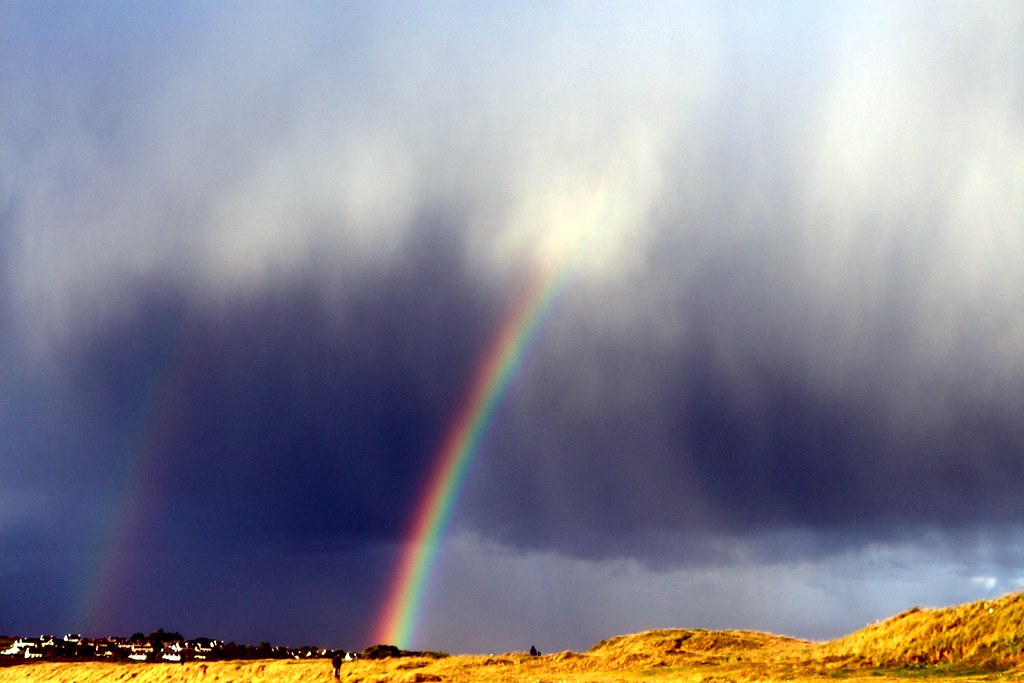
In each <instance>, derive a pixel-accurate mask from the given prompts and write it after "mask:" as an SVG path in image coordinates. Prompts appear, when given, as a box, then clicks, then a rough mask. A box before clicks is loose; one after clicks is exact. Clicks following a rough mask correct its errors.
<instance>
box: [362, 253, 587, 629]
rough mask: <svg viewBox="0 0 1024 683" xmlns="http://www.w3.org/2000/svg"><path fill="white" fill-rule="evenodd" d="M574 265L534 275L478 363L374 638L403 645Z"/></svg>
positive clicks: (419, 507)
mask: <svg viewBox="0 0 1024 683" xmlns="http://www.w3.org/2000/svg"><path fill="white" fill-rule="evenodd" d="M573 270H574V269H573V268H572V267H571V264H570V265H567V266H564V267H562V268H561V269H558V270H556V271H555V272H554V273H545V274H543V275H542V276H541V277H538V278H536V280H535V281H534V283H533V285H532V287H531V288H530V290H529V291H528V293H527V295H526V296H525V297H523V298H521V299H520V303H519V305H518V306H517V307H516V308H515V309H513V311H512V313H511V314H510V315H509V316H508V317H507V318H506V320H505V322H504V324H503V325H502V327H501V329H500V331H499V333H498V335H497V336H496V337H495V340H494V342H493V343H492V344H491V346H490V347H489V350H488V352H487V354H486V355H485V357H484V360H483V363H482V364H481V365H480V368H479V369H478V370H477V372H476V375H475V376H474V378H473V383H472V384H471V385H470V391H469V393H468V394H467V395H466V397H465V399H464V400H463V402H462V404H461V405H460V408H459V411H458V413H457V414H456V419H455V421H454V424H453V425H452V426H451V428H450V429H449V431H448V432H447V434H446V436H445V439H444V441H443V442H442V443H441V448H440V450H439V453H438V456H437V460H436V462H437V464H436V465H435V466H434V469H433V471H432V472H431V475H430V479H429V481H428V483H427V486H426V488H425V491H426V493H425V494H424V495H423V497H422V498H421V499H420V502H419V504H418V505H417V507H416V509H415V514H414V516H413V524H412V528H411V529H410V531H409V533H408V534H407V536H406V538H408V539H410V540H409V541H408V542H406V543H405V544H404V546H403V548H402V550H401V557H400V558H399V564H398V570H397V571H396V573H395V578H394V580H393V583H392V586H391V590H390V591H389V592H388V596H389V597H388V599H387V602H386V604H385V606H384V610H383V612H382V614H381V619H380V621H379V623H378V627H377V631H376V634H375V638H376V642H378V643H389V644H394V645H397V646H398V647H406V646H407V644H408V643H409V640H410V638H411V637H412V634H413V630H414V629H415V627H416V622H417V618H418V616H419V612H420V608H421V607H422V604H423V597H424V595H423V590H424V587H425V585H426V584H427V582H428V579H429V578H430V573H431V569H432V568H433V566H434V560H435V558H436V556H437V552H438V548H439V547H440V544H441V537H442V536H443V535H444V531H445V529H446V528H447V526H448V522H449V520H450V518H451V515H452V511H453V509H454V507H455V502H456V500H457V498H458V493H459V491H460V490H461V488H462V483H463V481H464V480H465V478H466V473H467V472H468V470H469V465H470V464H471V463H472V460H473V456H474V455H475V454H476V452H477V450H478V448H479V446H480V443H481V441H482V440H483V438H484V436H485V435H486V434H487V431H488V427H489V426H490V424H491V421H492V419H493V417H494V415H495V412H496V411H497V408H498V405H499V404H500V402H501V399H502V397H503V396H504V395H505V393H506V391H507V389H508V387H509V385H510V384H511V382H512V379H513V378H514V377H515V375H516V371H517V370H518V369H519V366H520V364H521V363H522V360H523V358H524V357H525V356H526V354H527V351H528V350H529V347H530V344H531V342H532V341H533V339H534V337H535V336H536V334H537V330H538V328H539V327H540V326H541V323H542V322H543V321H544V319H545V318H546V317H547V314H548V311H549V310H550V309H551V306H552V304H553V303H554V301H555V300H556V299H557V298H558V294H559V293H560V292H561V291H562V289H563V288H564V287H565V284H566V282H568V280H569V277H570V274H571V273H572V271H573Z"/></svg>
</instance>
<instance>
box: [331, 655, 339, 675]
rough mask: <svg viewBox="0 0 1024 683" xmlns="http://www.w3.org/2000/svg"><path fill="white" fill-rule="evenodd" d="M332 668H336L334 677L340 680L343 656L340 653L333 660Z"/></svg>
mask: <svg viewBox="0 0 1024 683" xmlns="http://www.w3.org/2000/svg"><path fill="white" fill-rule="evenodd" d="M331 666H333V667H334V677H335V678H339V677H340V676H341V655H339V654H338V653H335V654H334V657H333V658H332V659H331Z"/></svg>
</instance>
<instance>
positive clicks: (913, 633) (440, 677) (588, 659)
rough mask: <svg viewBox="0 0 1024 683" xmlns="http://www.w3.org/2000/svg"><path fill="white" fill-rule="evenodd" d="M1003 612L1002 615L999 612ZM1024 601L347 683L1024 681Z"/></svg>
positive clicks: (350, 665)
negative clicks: (813, 637)
mask: <svg viewBox="0 0 1024 683" xmlns="http://www.w3.org/2000/svg"><path fill="white" fill-rule="evenodd" d="M990 610H991V611H990ZM1022 645H1024V596H1022V595H1020V594H1015V595H1008V596H1005V597H1003V598H1000V599H999V600H994V601H986V602H977V603H970V604H967V605H961V606H958V607H949V608H943V609H936V610H921V609H917V608H915V609H913V610H909V611H907V612H904V613H902V614H899V615H896V616H894V617H891V618H889V619H886V620H885V621H883V622H880V623H878V624H874V625H872V626H869V627H867V628H865V629H862V630H860V631H857V632H856V633H853V634H850V635H849V636H846V637H844V638H840V639H838V640H835V641H832V642H829V643H812V642H808V641H803V640H797V639H794V638H786V637H783V636H776V635H772V634H767V633H756V632H750V631H704V630H681V629H666V630H656V631H645V632H643V633H636V634H632V635H625V636H618V637H616V638H612V639H610V640H607V641H603V642H601V643H598V644H597V645H595V646H594V647H592V648H591V649H590V650H588V651H586V652H562V653H558V654H552V655H545V656H542V657H531V656H529V655H527V654H525V653H506V654H502V655H486V656H485V655H458V656H452V657H444V658H440V659H438V658H429V657H402V658H393V659H382V660H365V659H364V660H358V661H354V662H346V663H345V664H343V665H342V668H341V681H342V682H343V683H383V682H385V681H397V682H399V683H419V682H422V681H450V682H452V683H460V682H463V681H481V682H483V683H498V682H509V683H518V682H522V683H526V682H530V683H534V682H540V681H543V682H545V683H555V682H558V681H565V682H568V683H582V682H584V681H588V682H589V681H594V682H596V681H645V680H649V681H691V682H693V683H715V682H717V681H741V682H754V681H796V682H800V681H825V680H871V681H897V680H907V679H920V678H928V679H932V680H956V681H982V680H1024V656H1022V652H1021V650H1022ZM46 681H54V682H57V681H59V682H61V683H118V682H125V683H235V682H238V683H242V682H243V681H244V682H245V683H264V682H268V683H269V682H270V681H274V682H279V683H315V682H317V681H320V682H321V683H332V681H333V678H332V676H331V665H330V662H329V661H327V660H304V661H294V660H260V661H227V662H209V663H203V662H190V663H186V664H134V663H131V664H115V663H107V662H81V663H70V662H39V663H31V664H22V665H17V666H9V667H5V668H0V683H16V682H17V683H25V682H31V683H37V682H38V683H43V682H46Z"/></svg>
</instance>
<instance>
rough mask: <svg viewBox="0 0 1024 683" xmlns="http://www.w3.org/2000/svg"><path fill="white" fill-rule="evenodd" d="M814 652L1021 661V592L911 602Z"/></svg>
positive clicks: (874, 662) (995, 663)
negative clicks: (952, 602) (949, 603)
mask: <svg viewBox="0 0 1024 683" xmlns="http://www.w3.org/2000/svg"><path fill="white" fill-rule="evenodd" d="M817 654H818V655H819V657H822V658H827V659H836V658H841V659H846V660H848V661H849V662H850V663H859V664H861V665H867V666H879V667H899V666H908V665H915V664H952V663H956V664H963V665H966V666H973V667H978V668H986V669H1006V668H1013V667H1019V666H1024V593H1011V594H1009V595H1005V596H1003V597H1001V598H999V599H997V600H982V601H978V602H971V603H966V604H963V605H956V606H953V607H943V608H938V609H920V608H918V607H915V608H913V609H910V610H907V611H906V612H903V613H901V614H897V615H896V616H893V617H890V618H888V619H886V620H884V621H881V622H879V623H877V624H872V625H871V626H868V627H866V628H863V629H861V630H859V631H856V632H854V633H851V634H850V635H848V636H845V637H843V638H839V639H838V640H834V641H832V642H829V643H825V644H823V645H820V646H819V647H818V649H817Z"/></svg>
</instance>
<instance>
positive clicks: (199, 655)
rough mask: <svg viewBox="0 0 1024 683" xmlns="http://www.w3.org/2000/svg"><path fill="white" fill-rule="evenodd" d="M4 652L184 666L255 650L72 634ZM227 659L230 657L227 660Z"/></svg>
mask: <svg viewBox="0 0 1024 683" xmlns="http://www.w3.org/2000/svg"><path fill="white" fill-rule="evenodd" d="M5 644H6V648H5V649H3V650H0V657H4V658H18V659H108V660H128V661H134V662H159V661H163V662H184V661H191V660H204V659H229V658H234V656H237V655H238V654H240V653H242V654H245V653H247V652H248V651H250V650H251V648H248V647H247V646H238V645H234V644H233V643H230V644H226V643H224V642H222V641H219V640H213V639H210V638H197V639H195V640H184V639H175V638H155V639H154V638H144V637H142V638H140V637H134V636H133V637H132V638H120V637H117V636H109V637H105V638H83V637H82V636H81V635H80V634H77V633H69V634H67V635H65V636H64V637H63V638H57V637H55V636H52V635H41V636H39V637H38V638H15V639H14V640H12V641H11V640H9V641H8V642H7V643H5ZM225 655H227V656H225Z"/></svg>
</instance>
